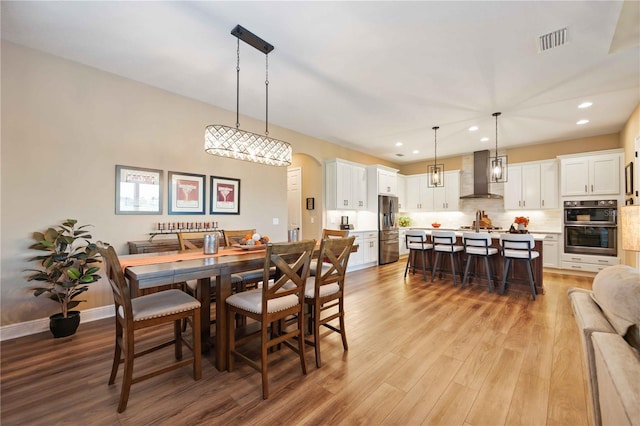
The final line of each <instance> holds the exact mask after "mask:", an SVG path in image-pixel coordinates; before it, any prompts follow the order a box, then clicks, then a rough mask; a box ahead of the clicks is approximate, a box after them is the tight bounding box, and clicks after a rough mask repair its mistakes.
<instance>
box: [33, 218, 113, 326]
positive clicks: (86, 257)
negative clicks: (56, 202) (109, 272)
mask: <svg viewBox="0 0 640 426" xmlns="http://www.w3.org/2000/svg"><path fill="white" fill-rule="evenodd" d="M77 222H78V221H77V220H75V219H67V220H66V221H64V222H63V223H62V225H59V226H58V227H57V228H49V229H47V230H46V232H44V233H42V232H34V233H33V239H34V240H35V241H36V243H35V244H33V245H31V246H30V247H29V248H30V249H34V250H41V251H46V252H48V253H47V254H45V255H41V256H35V257H33V258H31V259H29V260H30V261H38V262H40V264H41V265H42V267H43V269H27V271H31V272H33V273H32V274H31V275H29V277H28V281H39V282H41V285H40V286H38V287H34V288H33V289H32V290H33V294H34V296H40V295H42V294H47V295H48V296H49V299H51V300H53V301H54V302H57V303H59V304H60V312H59V313H57V314H54V315H51V316H50V317H49V318H50V322H49V328H50V329H51V332H52V333H53V335H54V337H65V336H70V335H72V334H74V333H75V332H76V329H77V328H78V325H79V324H80V312H79V311H73V310H72V309H73V308H75V307H76V306H78V304H80V302H85V301H86V300H77V299H76V298H77V297H78V296H80V295H81V294H82V293H84V292H85V291H87V290H88V289H89V284H91V283H93V282H96V281H97V280H98V279H100V275H97V274H96V272H98V270H99V269H100V268H99V266H96V264H98V263H100V262H101V260H100V255H99V254H98V248H97V247H96V245H95V244H94V243H92V242H91V241H89V239H90V238H91V235H90V234H89V231H87V230H86V229H85V228H87V227H89V226H91V225H83V226H76V224H77Z"/></svg>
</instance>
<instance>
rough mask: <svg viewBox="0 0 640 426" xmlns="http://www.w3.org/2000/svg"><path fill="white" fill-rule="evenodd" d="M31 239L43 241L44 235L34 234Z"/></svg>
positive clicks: (40, 233)
mask: <svg viewBox="0 0 640 426" xmlns="http://www.w3.org/2000/svg"><path fill="white" fill-rule="evenodd" d="M33 239H34V240H36V241H42V240H44V234H43V233H42V232H37V231H36V232H34V233H33Z"/></svg>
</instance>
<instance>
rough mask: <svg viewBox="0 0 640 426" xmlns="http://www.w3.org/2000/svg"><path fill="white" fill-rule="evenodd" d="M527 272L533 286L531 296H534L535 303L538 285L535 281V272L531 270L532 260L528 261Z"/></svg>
mask: <svg viewBox="0 0 640 426" xmlns="http://www.w3.org/2000/svg"><path fill="white" fill-rule="evenodd" d="M527 272H528V273H529V284H530V285H531V295H532V296H533V301H534V302H535V300H536V283H535V281H534V280H533V271H532V269H531V260H527Z"/></svg>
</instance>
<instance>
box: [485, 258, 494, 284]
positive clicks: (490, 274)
mask: <svg viewBox="0 0 640 426" xmlns="http://www.w3.org/2000/svg"><path fill="white" fill-rule="evenodd" d="M490 263H491V262H489V256H484V268H485V269H486V270H487V281H488V282H489V293H493V282H492V281H493V279H494V277H495V275H494V274H493V271H492V269H491V266H490Z"/></svg>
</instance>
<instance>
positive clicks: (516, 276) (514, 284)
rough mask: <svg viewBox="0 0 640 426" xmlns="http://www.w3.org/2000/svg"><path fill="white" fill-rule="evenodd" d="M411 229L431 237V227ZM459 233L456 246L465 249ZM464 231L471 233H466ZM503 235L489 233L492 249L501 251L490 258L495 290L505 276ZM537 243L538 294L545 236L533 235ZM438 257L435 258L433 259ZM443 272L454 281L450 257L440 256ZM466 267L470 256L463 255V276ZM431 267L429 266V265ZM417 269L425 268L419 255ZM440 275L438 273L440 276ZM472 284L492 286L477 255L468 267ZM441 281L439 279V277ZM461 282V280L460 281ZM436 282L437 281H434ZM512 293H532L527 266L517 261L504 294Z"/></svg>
mask: <svg viewBox="0 0 640 426" xmlns="http://www.w3.org/2000/svg"><path fill="white" fill-rule="evenodd" d="M410 229H420V230H424V231H427V234H429V236H430V235H431V231H433V229H432V228H410ZM455 232H456V244H457V245H461V246H464V243H463V242H462V231H455ZM465 232H469V231H466V230H465ZM500 234H501V233H500V232H490V235H491V240H492V243H491V247H495V248H497V249H498V254H496V255H494V256H491V257H489V261H491V262H493V264H492V266H493V270H494V272H495V280H496V285H497V286H496V290H498V289H499V288H500V283H501V282H502V277H503V276H504V266H505V265H504V263H505V262H504V259H503V257H502V255H501V251H500V248H501V247H500ZM531 235H532V236H533V239H534V241H535V247H534V249H533V250H535V251H537V252H538V253H540V256H539V257H538V258H536V259H534V260H533V261H532V262H531V264H532V270H533V278H534V280H535V283H536V294H544V285H543V276H542V254H543V253H542V242H543V240H544V237H545V236H544V235H541V234H540V235H538V234H531ZM434 258H435V256H434ZM440 258H441V265H442V267H441V269H442V275H443V276H444V277H446V278H447V279H449V280H450V279H451V262H450V260H449V256H441V257H440ZM466 264H467V255H466V254H465V253H464V252H460V269H461V270H460V273H461V274H462V275H463V276H464V270H465V267H466ZM427 266H428V265H427ZM418 268H422V263H421V259H420V256H416V270H417V269H418ZM437 274H439V273H437ZM469 276H470V278H469V283H470V284H471V285H478V284H479V285H481V286H484V287H487V289H488V287H489V283H488V282H487V273H486V271H485V264H484V261H483V260H482V259H478V257H477V256H474V259H473V260H472V263H471V266H470V268H469ZM436 279H438V276H436ZM461 281H462V279H460V282H461ZM434 282H435V281H434ZM510 291H522V292H526V293H531V286H530V285H529V275H528V273H527V266H526V265H525V263H524V262H520V261H516V262H511V268H510V270H509V278H508V279H507V285H506V290H505V292H510Z"/></svg>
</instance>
